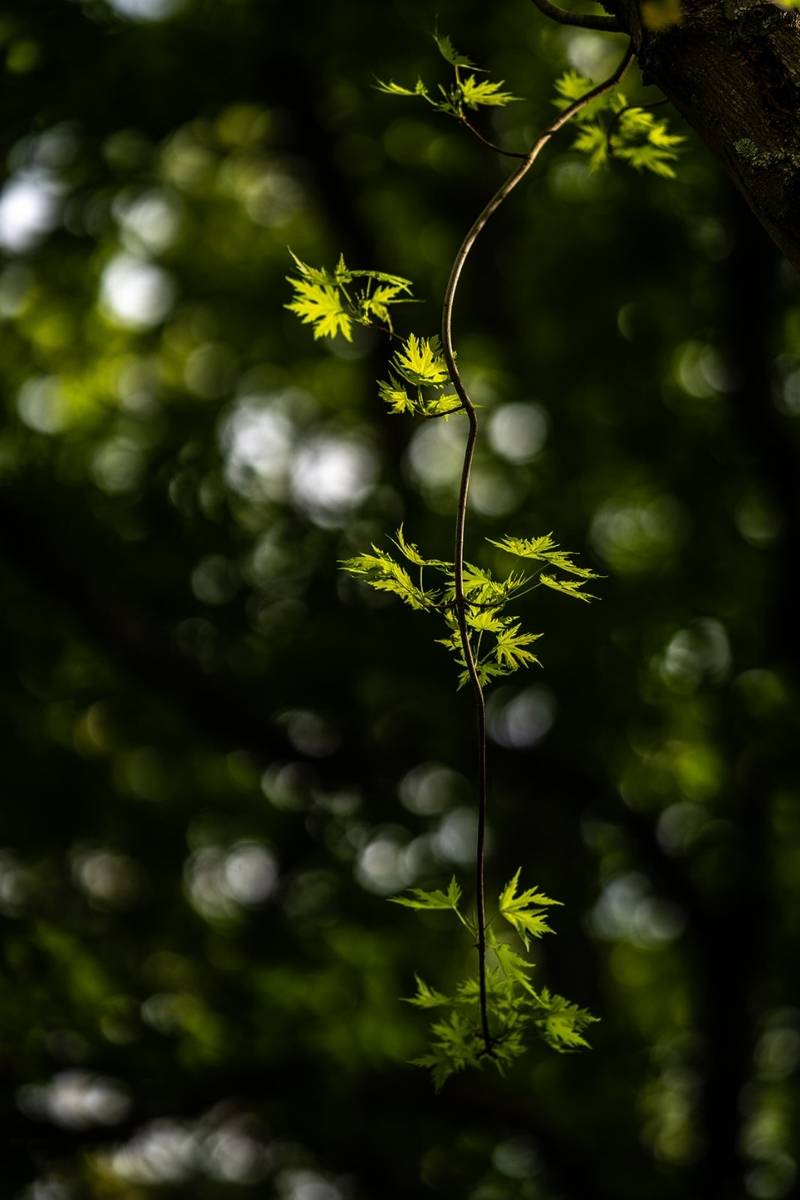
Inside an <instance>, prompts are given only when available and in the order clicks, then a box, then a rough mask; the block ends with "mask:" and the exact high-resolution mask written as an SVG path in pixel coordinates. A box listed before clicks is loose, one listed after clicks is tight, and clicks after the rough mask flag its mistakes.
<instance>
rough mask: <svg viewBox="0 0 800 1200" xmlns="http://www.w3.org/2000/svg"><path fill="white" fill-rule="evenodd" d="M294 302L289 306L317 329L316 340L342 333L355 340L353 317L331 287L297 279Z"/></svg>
mask: <svg viewBox="0 0 800 1200" xmlns="http://www.w3.org/2000/svg"><path fill="white" fill-rule="evenodd" d="M289 283H290V284H291V285H292V287H293V288H294V290H295V292H296V295H295V298H294V300H292V302H291V303H290V304H287V305H286V306H285V307H286V308H288V309H289V311H290V312H293V313H296V314H297V316H298V317H300V319H301V321H302V322H303V323H304V324H305V325H313V326H314V337H315V338H321V337H331V338H332V337H336V334H337V333H341V334H342V335H343V336H344V337H345V338H346V339H347V341H348V342H349V341H352V335H351V332H350V330H351V320H350V315H349V314H348V312H347V311H346V310H345V308H344V307H343V306H342V302H341V297H340V295H339V292H338V291H337V289H336V288H335V287H331V286H330V285H329V284H321V283H311V282H310V281H309V280H307V279H293V278H291V276H290V277H289Z"/></svg>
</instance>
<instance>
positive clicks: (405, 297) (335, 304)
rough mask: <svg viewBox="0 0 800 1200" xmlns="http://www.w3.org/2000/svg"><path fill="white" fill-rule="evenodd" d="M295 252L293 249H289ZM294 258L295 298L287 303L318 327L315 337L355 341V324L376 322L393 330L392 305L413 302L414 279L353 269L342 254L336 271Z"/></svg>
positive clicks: (290, 278)
mask: <svg viewBox="0 0 800 1200" xmlns="http://www.w3.org/2000/svg"><path fill="white" fill-rule="evenodd" d="M289 253H290V254H292V252H291V251H290V252H289ZM292 258H293V259H294V263H295V268H296V271H297V274H296V275H294V276H293V275H289V276H287V279H288V282H289V283H290V284H291V286H292V288H293V289H294V299H293V300H292V301H291V302H290V303H289V304H287V305H286V308H288V309H289V311H290V312H293V313H296V314H297V316H298V317H299V318H300V320H301V321H302V322H303V323H304V324H306V325H313V326H314V337H315V338H322V337H330V338H333V337H336V335H337V334H338V333H340V334H341V335H342V337H344V338H346V339H347V341H348V342H349V341H352V337H353V333H352V329H353V324H354V323H355V324H358V325H376V326H379V327H382V328H384V329H386V330H388V331H389V332H390V333H391V332H392V318H391V312H390V310H391V308H392V306H393V305H395V304H410V303H413V302H414V300H413V297H412V295H411V282H410V280H408V279H403V278H402V277H401V276H400V275H387V274H386V273H385V272H383V271H360V270H359V271H356V270H352V269H351V268H350V267H348V266H347V264H346V263H345V261H344V256H343V255H340V256H339V261H338V263H337V264H336V267H335V269H334V270H333V271H326V270H325V268H324V267H310V266H309V265H308V264H307V263H304V262H301V260H300V259H299V258H298V257H297V255H296V254H292Z"/></svg>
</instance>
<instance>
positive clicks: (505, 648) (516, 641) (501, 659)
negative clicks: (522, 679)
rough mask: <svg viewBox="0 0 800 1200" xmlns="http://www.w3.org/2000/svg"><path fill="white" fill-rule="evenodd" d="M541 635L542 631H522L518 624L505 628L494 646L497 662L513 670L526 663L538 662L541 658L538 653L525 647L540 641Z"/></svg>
mask: <svg viewBox="0 0 800 1200" xmlns="http://www.w3.org/2000/svg"><path fill="white" fill-rule="evenodd" d="M541 636H542V635H541V634H540V633H520V626H519V625H518V624H517V625H512V626H510V627H509V628H507V629H504V630H503V631H502V632H501V633H499V634H498V636H497V644H496V646H495V648H494V652H495V657H496V659H497V662H498V663H500V664H501V665H503V666H506V667H510V668H511V669H512V670H516V669H517V667H521V666H523V665H524V664H525V663H538V662H539V659H538V658H537V657H536V655H535V654H532V653H531V651H530V650H526V649H525V647H526V646H529V645H530V644H531V643H532V642H536V641H538V640H539V638H540V637H541Z"/></svg>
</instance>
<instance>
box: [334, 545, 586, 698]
mask: <svg viewBox="0 0 800 1200" xmlns="http://www.w3.org/2000/svg"><path fill="white" fill-rule="evenodd" d="M487 540H488V541H489V542H491V544H492V545H494V546H497V547H498V548H499V549H500V550H503V551H505V552H506V553H507V554H510V555H513V556H514V557H516V558H521V559H524V560H527V561H528V562H529V563H533V564H536V565H535V568H534V569H533V570H531V571H525V570H521V571H512V572H511V573H510V574H508V575H506V577H505V578H503V579H497V578H495V577H494V575H493V574H492V572H491V571H490V570H488V569H487V568H486V567H482V566H477V565H476V564H474V563H469V562H467V563H465V564H464V573H463V585H464V595H465V598H466V621H467V629H468V634H469V639H470V646H471V649H472V657H473V660H474V662H475V667H476V670H477V672H478V678H479V680H480V682H481V684H487V683H489V682H491V680H493V679H496V678H499V677H501V676H505V675H511V674H513V672H515V671H517V670H519V669H520V668H521V667H526V666H533V665H536V664H538V663H539V659H538V658H537V657H536V655H535V654H534V653H533V651H532V650H531V646H532V645H533V644H534V642H536V641H538V639H539V638H540V637H541V636H542V635H541V634H540V633H529V632H525V631H524V630H523V628H522V623H521V621H520V620H519V619H518V618H517V617H515V616H514V615H512V614H511V613H509V612H508V611H507V608H508V605H509V604H510V603H511V601H512V600H515V599H517V598H518V597H520V596H522V595H523V594H525V593H527V592H529V591H532V590H533V589H534V588H536V587H539V586H540V585H543V586H545V587H548V588H551V589H552V590H553V591H557V592H561V593H562V594H563V595H566V596H572V597H573V598H575V599H578V600H586V601H588V600H590V599H592V596H591V594H590V593H588V592H585V591H583V588H584V586H585V585H586V583H588V581H589V580H591V579H596V578H597V575H596V573H595V572H594V571H592V570H590V569H589V568H588V567H581V566H579V565H578V564H577V563H575V562H574V561H573V556H572V554H571V553H569V552H568V551H565V550H561V549H560V547H559V546H558V544H557V543H556V542H554V541H553V538H552V535H551V534H545V535H544V536H542V537H538V538H515V537H504V538H503V539H502V540H500V541H495V540H494V539H492V538H489V539H487ZM394 545H395V548H396V550H397V551H398V552H399V557H400V559H404V560H405V563H406V564H408V565H404V563H403V562H401V561H399V560H398V558H395V557H394V556H393V555H392V554H391V553H389V552H388V551H386V550H382V549H380V548H379V547H378V546H375V545H373V546H372V553H369V554H358V555H356V556H355V557H353V558H348V559H346V560H345V561H344V562H343V563H342V566H343V568H344V570H345V571H347V572H348V573H349V574H350V575H352V576H354V577H355V578H356V579H359V580H361V582H362V583H366V584H367V585H368V586H369V587H371V588H374V589H375V590H376V591H379V592H393V593H394V594H395V595H396V596H399V597H400V599H401V600H402V601H403V602H404V603H405V604H407V605H408V606H409V607H410V608H413V609H416V610H417V611H419V612H432V613H438V614H439V615H440V616H441V617H442V619H443V620H444V622H445V625H446V627H447V634H446V636H445V637H442V638H439V639H437V640H438V641H439V642H440V644H441V645H443V646H445V647H446V648H447V649H448V650H449V651H450V653H451V654H452V655H453V657H454V659H455V661H456V664H457V665H458V667H459V668H460V673H459V677H458V683H459V687H463V686H464V684H466V683H467V682H468V681H469V673H468V670H467V665H466V662H465V659H464V647H463V643H462V641H461V634H460V630H459V626H458V620H457V617H456V611H455V568H454V564H453V563H451V562H446V561H444V560H442V559H438V558H425V557H424V556H423V555H422V554H421V552H420V550H419V548H418V547H417V546H415V545H414V544H413V543H412V542H408V541H406V538H405V536H404V533H403V527H402V525H401V526H400V528H399V529H398V530H397V533H396V536H395V539H394ZM411 568H413V569H414V577H413V578H412V574H411Z"/></svg>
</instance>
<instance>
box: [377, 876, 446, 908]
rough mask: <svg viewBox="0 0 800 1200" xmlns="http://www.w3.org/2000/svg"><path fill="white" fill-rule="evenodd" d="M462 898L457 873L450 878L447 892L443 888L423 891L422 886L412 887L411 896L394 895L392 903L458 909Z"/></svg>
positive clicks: (390, 901) (416, 906)
mask: <svg viewBox="0 0 800 1200" xmlns="http://www.w3.org/2000/svg"><path fill="white" fill-rule="evenodd" d="M460 899H461V888H460V887H459V885H458V883H457V882H456V877H455V875H454V876H453V877H452V879H451V880H450V884H449V886H448V888H447V891H446V892H443V891H442V890H441V889H439V890H437V891H433V892H426V891H423V889H422V888H412V889H411V896H392V897H391V898H390V900H389V903H390V904H402V906H403V907H404V908H422V909H447V908H450V909H453V910H454V911H455V910H456V909H458V902H459V900H460Z"/></svg>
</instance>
